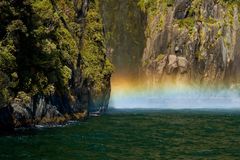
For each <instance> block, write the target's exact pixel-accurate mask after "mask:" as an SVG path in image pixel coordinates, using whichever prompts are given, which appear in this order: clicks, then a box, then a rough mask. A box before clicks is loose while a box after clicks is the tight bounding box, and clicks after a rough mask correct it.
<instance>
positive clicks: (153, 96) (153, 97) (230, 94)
mask: <svg viewBox="0 0 240 160" xmlns="http://www.w3.org/2000/svg"><path fill="white" fill-rule="evenodd" d="M128 87H129V86H128ZM128 87H122V88H121V87H120V86H119V87H118V88H117V89H114V87H113V91H112V95H111V99H110V104H109V106H110V108H111V107H112V108H116V109H240V93H239V91H237V90H232V89H218V90H217V89H216V90H213V89H202V88H189V87H178V86H176V87H171V88H158V89H156V88H152V89H149V88H144V87H143V88H141V89H139V88H136V89H135V88H134V87H132V88H131V87H130V88H128Z"/></svg>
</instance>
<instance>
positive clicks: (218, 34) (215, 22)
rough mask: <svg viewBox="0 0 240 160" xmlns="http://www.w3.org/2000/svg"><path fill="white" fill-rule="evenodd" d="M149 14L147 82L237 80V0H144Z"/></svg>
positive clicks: (144, 60)
mask: <svg viewBox="0 0 240 160" xmlns="http://www.w3.org/2000/svg"><path fill="white" fill-rule="evenodd" d="M138 5H139V7H141V9H142V10H143V11H144V12H145V13H146V14H147V27H146V31H145V36H146V39H147V40H146V46H145V49H144V53H143V57H142V67H143V69H144V73H145V74H146V76H147V77H148V78H150V80H149V84H151V85H153V84H162V83H164V82H167V83H168V82H169V81H172V83H188V84H191V85H192V84H197V85H199V84H205V85H212V84H214V85H217V84H219V85H222V84H228V85H232V84H237V83H239V80H240V79H239V78H240V77H239V73H240V66H239V62H240V25H239V15H240V14H239V9H240V7H239V2H238V1H224V0H191V1H190V0H149V1H144V0H140V1H139V3H138Z"/></svg>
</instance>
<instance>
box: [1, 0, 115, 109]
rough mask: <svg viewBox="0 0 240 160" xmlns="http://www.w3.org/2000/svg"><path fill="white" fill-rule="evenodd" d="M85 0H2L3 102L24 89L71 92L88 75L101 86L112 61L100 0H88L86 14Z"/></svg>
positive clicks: (28, 92) (94, 84) (29, 92)
mask: <svg viewBox="0 0 240 160" xmlns="http://www.w3.org/2000/svg"><path fill="white" fill-rule="evenodd" d="M83 3H84V2H83V1H81V0H75V1H74V2H72V1H67V0H56V1H55V0H24V1H22V0H16V1H8V0H1V1H0V107H3V106H6V105H7V104H8V103H9V102H10V101H11V100H12V99H13V98H14V97H16V96H17V95H19V94H21V93H25V94H22V95H26V96H33V95H36V94H44V95H50V94H52V93H54V92H55V93H58V94H60V95H63V94H67V95H68V96H70V94H71V93H70V92H71V89H74V88H73V87H74V86H73V85H82V83H83V81H84V80H87V82H88V84H89V85H90V86H92V88H93V90H100V91H101V89H102V88H103V87H102V83H103V81H104V77H105V76H109V75H110V74H111V72H112V65H111V63H110V62H109V60H108V59H107V57H106V56H105V52H106V51H105V46H104V43H105V42H104V35H103V25H102V20H101V16H100V14H99V7H98V5H99V4H98V0H93V1H90V2H89V6H88V12H87V13H83V12H85V11H84V10H83V8H81V7H82V6H83V5H84V4H83ZM84 14H85V15H84ZM76 82H78V83H76Z"/></svg>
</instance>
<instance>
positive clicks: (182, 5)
mask: <svg viewBox="0 0 240 160" xmlns="http://www.w3.org/2000/svg"><path fill="white" fill-rule="evenodd" d="M175 4H176V5H175V12H174V18H176V19H183V18H186V16H187V13H188V9H189V7H190V5H191V1H189V0H176V2H175Z"/></svg>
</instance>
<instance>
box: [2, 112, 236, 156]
mask: <svg viewBox="0 0 240 160" xmlns="http://www.w3.org/2000/svg"><path fill="white" fill-rule="evenodd" d="M239 124H240V113H239V112H235V111H223V112H216V111H215V112H211V111H191V110H181V111H170V110H166V111H164V110H162V111H159V110H158V111H156V110H155V111H153V110H152V111H146V110H145V111H140V110H138V111H137V110H124V111H121V110H113V111H110V113H108V114H107V115H104V116H101V117H96V118H90V119H89V120H87V121H86V122H79V123H76V124H74V125H69V126H65V127H59V128H42V129H36V130H31V131H27V130H25V131H18V132H15V134H13V135H8V136H1V137H0V144H1V145H0V159H1V160H12V159H16V160H19V159H24V160H36V159H38V160H53V159H57V160H66V159H67V160H71V159H72V160H80V159H81V160H85V159H86V160H88V159H89V160H92V159H96V160H108V159H109V160H110V159H133V160H135V159H204V158H205V159H238V158H239V157H240V152H239V145H240V127H239Z"/></svg>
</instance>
